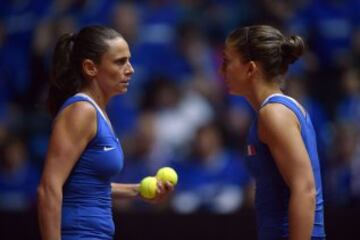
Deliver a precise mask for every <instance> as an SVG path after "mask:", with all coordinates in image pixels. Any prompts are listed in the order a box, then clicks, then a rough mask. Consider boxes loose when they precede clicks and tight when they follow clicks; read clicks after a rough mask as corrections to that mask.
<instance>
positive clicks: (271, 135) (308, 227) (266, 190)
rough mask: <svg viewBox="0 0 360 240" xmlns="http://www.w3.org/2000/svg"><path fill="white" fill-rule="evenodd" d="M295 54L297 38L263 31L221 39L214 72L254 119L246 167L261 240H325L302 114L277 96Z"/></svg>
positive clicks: (299, 45)
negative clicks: (222, 43)
mask: <svg viewBox="0 0 360 240" xmlns="http://www.w3.org/2000/svg"><path fill="white" fill-rule="evenodd" d="M303 52H304V42H303V40H302V38H301V37H300V36H290V37H285V36H284V35H283V34H282V33H281V32H280V31H279V30H277V29H276V28H274V27H271V26H266V25H254V26H247V27H243V28H238V29H236V30H235V31H233V32H231V33H230V34H229V36H228V37H227V39H226V44H225V50H224V62H223V66H222V72H223V74H224V78H225V82H226V84H227V86H228V89H229V92H230V94H233V95H241V96H244V97H245V98H246V99H247V101H248V102H249V103H250V104H251V106H252V107H253V108H254V110H255V111H256V112H257V114H256V117H255V119H254V122H253V124H252V126H251V128H250V130H249V135H248V145H247V160H246V162H247V165H248V168H249V170H250V172H251V173H252V174H253V176H254V178H255V182H256V197H255V208H256V217H257V228H258V238H259V239H261V240H275V239H290V240H308V239H314V240H315V239H325V229H324V203H323V196H322V184H321V174H320V165H319V159H318V153H317V146H316V137H315V131H314V128H313V126H312V123H311V119H310V116H309V114H308V113H307V112H306V110H305V109H304V108H303V107H302V106H301V105H300V104H299V103H298V102H297V101H296V100H295V99H293V98H291V97H289V96H287V95H285V94H284V93H283V92H282V91H281V89H280V82H281V81H282V80H283V78H284V75H285V74H286V72H287V70H288V66H289V65H290V64H292V63H293V62H295V61H296V60H297V59H298V58H299V57H300V56H301V55H302V54H303Z"/></svg>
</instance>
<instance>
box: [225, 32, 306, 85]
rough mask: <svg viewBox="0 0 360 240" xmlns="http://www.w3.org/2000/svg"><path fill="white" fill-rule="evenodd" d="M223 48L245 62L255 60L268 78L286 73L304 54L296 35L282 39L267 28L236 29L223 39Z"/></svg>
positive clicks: (278, 33)
mask: <svg viewBox="0 0 360 240" xmlns="http://www.w3.org/2000/svg"><path fill="white" fill-rule="evenodd" d="M226 45H227V46H229V47H234V49H235V50H236V51H237V52H238V54H240V55H241V56H242V57H243V58H244V60H245V61H259V62H261V63H262V65H263V69H264V72H265V74H266V76H267V77H268V78H270V79H272V78H274V77H276V76H278V75H283V74H285V73H286V72H287V70H288V66H289V64H292V63H294V62H295V61H296V60H297V59H298V58H299V57H300V56H301V55H302V54H303V52H304V49H305V44H304V41H303V40H302V38H301V37H300V36H289V37H285V36H284V35H283V34H282V33H281V32H280V31H279V30H277V29H276V28H274V27H271V26H267V25H254V26H247V27H242V28H238V29H236V30H235V31H233V32H231V33H230V34H229V36H228V37H227V39H226Z"/></svg>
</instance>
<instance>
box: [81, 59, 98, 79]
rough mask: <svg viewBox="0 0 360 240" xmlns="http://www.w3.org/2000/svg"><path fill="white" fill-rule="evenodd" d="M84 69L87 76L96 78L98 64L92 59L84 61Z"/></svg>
mask: <svg viewBox="0 0 360 240" xmlns="http://www.w3.org/2000/svg"><path fill="white" fill-rule="evenodd" d="M82 68H83V71H84V73H85V75H87V76H90V77H95V76H96V74H97V67H96V64H95V63H94V62H93V61H92V60H90V59H85V60H84V61H83V63H82Z"/></svg>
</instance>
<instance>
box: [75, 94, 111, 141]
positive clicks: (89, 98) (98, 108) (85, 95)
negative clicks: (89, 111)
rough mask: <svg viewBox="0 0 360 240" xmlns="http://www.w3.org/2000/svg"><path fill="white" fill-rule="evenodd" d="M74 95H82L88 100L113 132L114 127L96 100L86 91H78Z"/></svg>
mask: <svg viewBox="0 0 360 240" xmlns="http://www.w3.org/2000/svg"><path fill="white" fill-rule="evenodd" d="M75 96H80V97H84V98H86V99H87V100H89V101H90V102H91V103H92V104H93V105H94V106H95V108H96V109H97V110H98V111H99V113H100V115H101V116H102V118H103V119H104V120H105V122H106V123H107V124H108V126H109V127H110V129H111V131H112V132H113V133H114V134H115V131H114V128H113V126H112V124H111V122H110V119H108V118H107V117H106V115H105V114H104V112H103V110H102V109H101V108H100V107H99V105H98V104H97V103H96V101H95V100H94V99H93V98H92V97H90V96H89V95H87V94H86V93H83V92H80V93H77V94H75Z"/></svg>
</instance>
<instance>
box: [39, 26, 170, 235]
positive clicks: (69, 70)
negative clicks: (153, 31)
mask: <svg viewBox="0 0 360 240" xmlns="http://www.w3.org/2000/svg"><path fill="white" fill-rule="evenodd" d="M130 56H131V54H130V51H129V47H128V45H127V42H126V41H125V40H124V38H123V37H122V36H121V35H120V34H119V33H118V32H116V31H115V30H113V29H111V28H107V27H104V26H89V27H85V28H83V29H81V31H79V32H78V33H76V34H74V33H73V34H64V35H63V36H61V37H60V39H59V40H58V42H57V44H56V47H55V51H54V57H53V64H52V78H51V82H50V89H49V97H48V106H49V110H50V113H51V114H52V116H53V117H54V122H53V127H52V133H51V138H50V143H49V147H48V153H47V156H46V160H45V166H44V170H43V175H42V179H41V182H40V185H39V187H38V201H39V209H38V210H39V222H40V230H41V236H42V239H44V240H56V239H58V240H59V239H62V240H70V239H71V240H73V239H102V240H104V239H112V238H113V236H114V222H113V219H112V209H111V206H112V198H118V197H120V198H135V197H139V184H117V183H111V179H112V177H113V176H114V175H116V174H118V173H119V171H120V170H121V169H122V166H123V158H124V156H123V151H122V149H121V145H120V142H119V141H118V139H117V137H116V136H115V133H114V131H113V128H112V126H111V123H110V121H109V118H108V116H107V114H106V111H105V109H106V106H107V104H108V102H109V101H110V99H111V98H112V97H113V96H115V95H119V94H124V93H126V92H127V90H128V86H129V82H130V79H131V76H132V74H133V73H134V69H133V68H132V66H131V63H130ZM172 190H173V189H172V186H171V184H170V183H166V184H165V185H162V184H161V183H159V184H158V193H157V195H156V198H155V199H153V200H152V201H154V202H158V201H161V200H162V199H163V198H164V197H166V196H167V195H168V193H169V192H171V191H172Z"/></svg>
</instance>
